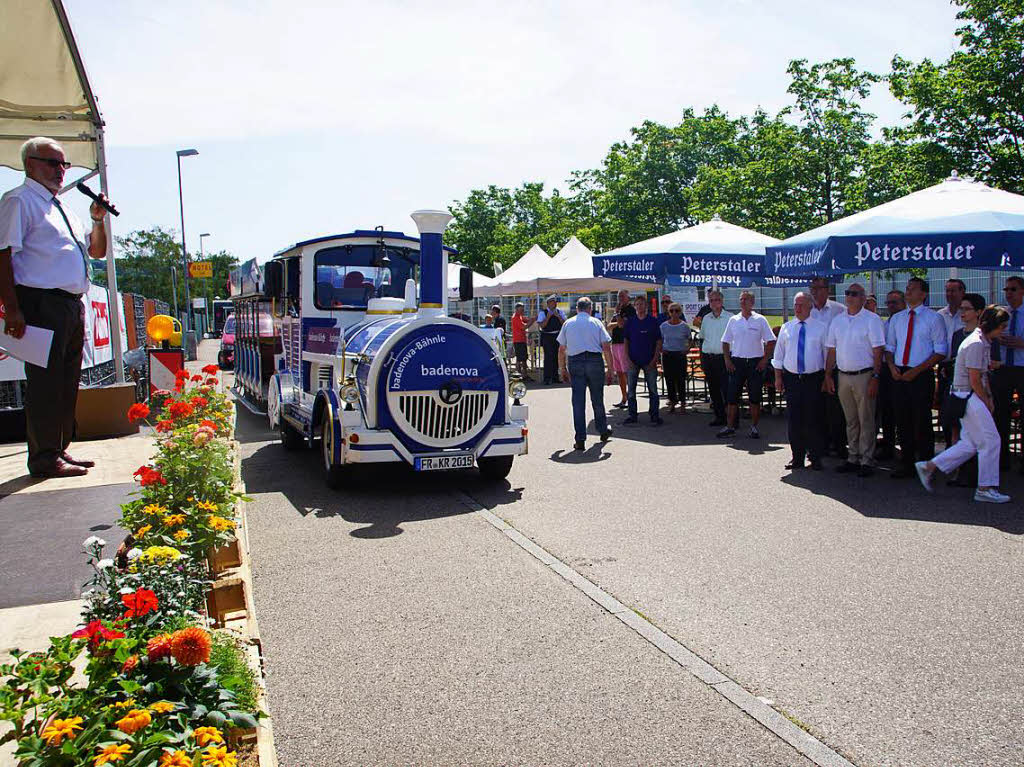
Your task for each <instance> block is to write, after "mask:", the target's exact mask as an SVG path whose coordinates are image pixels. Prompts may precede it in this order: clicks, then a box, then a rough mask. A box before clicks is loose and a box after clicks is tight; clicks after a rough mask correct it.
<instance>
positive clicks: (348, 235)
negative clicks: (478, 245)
mask: <svg viewBox="0 0 1024 767" xmlns="http://www.w3.org/2000/svg"><path fill="white" fill-rule="evenodd" d="M381 237H383V238H384V239H388V240H404V241H406V242H409V243H414V244H416V245H419V244H420V238H419V237H412V236H410V235H408V234H406V233H405V232H381V231H378V230H377V229H356V230H355V231H353V232H345V233H344V234H329V235H324V236H323V237H313V238H312V239H309V240H301V241H300V242H296V243H295V244H294V245H290V246H289V247H287V248H283V249H281V250H279V251H277V252H276V253H275V254H274V257H275V258H276V257H277V256H283V255H284V254H286V253H290V252H291V251H293V250H297V249H299V248H302V247H305V246H306V245H315V244H316V243H318V242H329V241H331V240H362V239H367V238H371V239H374V240H379V239H380V238H381ZM444 249H445V250H446V251H448V252H449V253H458V251H457V250H456V249H455V248H453V247H450V246H448V245H445V246H444Z"/></svg>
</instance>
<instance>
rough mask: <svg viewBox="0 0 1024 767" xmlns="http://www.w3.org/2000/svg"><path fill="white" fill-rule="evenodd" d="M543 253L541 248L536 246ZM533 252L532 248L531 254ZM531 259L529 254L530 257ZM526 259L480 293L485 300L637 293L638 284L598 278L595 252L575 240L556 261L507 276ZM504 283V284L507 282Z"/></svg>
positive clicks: (542, 261)
mask: <svg viewBox="0 0 1024 767" xmlns="http://www.w3.org/2000/svg"><path fill="white" fill-rule="evenodd" d="M533 247H534V248H536V249H537V250H539V251H540V252H541V253H543V252H544V251H543V250H541V249H540V248H539V247H538V246H537V245H534V246H533ZM532 250H533V248H531V251H532ZM527 255H529V253H527ZM525 259H526V256H523V258H521V259H519V261H517V262H516V263H515V265H513V266H511V267H509V268H508V269H507V270H506V271H505V272H503V273H502V274H501V275H500V276H499V277H497V278H496V279H495V281H494V284H493V285H492V286H490V287H488V288H486V289H485V290H482V291H481V292H480V295H484V296H511V295H525V294H528V293H602V292H608V291H612V290H636V288H637V283H636V282H632V281H629V280H620V279H614V278H611V277H595V276H594V251H592V250H591V249H590V248H588V247H587V246H586V245H584V244H583V243H582V242H580V241H579V240H578V239H577V238H576V237H575V236H574V237H570V238H569V241H568V242H566V243H565V245H563V246H562V248H561V250H559V251H558V253H556V254H555V256H554V257H553V258H549V259H547V260H546V261H545V260H539V259H538V260H536V261H535V262H534V263H533V264H531V265H530V268H531V271H527V270H526V268H525V267H524V269H523V270H522V271H519V272H517V273H516V274H515V275H514V278H513V279H512V280H507V275H508V274H509V273H510V272H511V271H512V270H513V269H516V268H517V267H518V266H519V265H520V264H521V263H523V261H525ZM503 280H504V281H503Z"/></svg>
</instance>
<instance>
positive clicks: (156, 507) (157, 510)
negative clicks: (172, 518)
mask: <svg viewBox="0 0 1024 767" xmlns="http://www.w3.org/2000/svg"><path fill="white" fill-rule="evenodd" d="M168 511H170V509H168V508H167V507H166V506H161V505H160V504H159V503H151V504H149V505H148V506H143V507H142V513H143V514H150V515H156V516H162V515H164V514H166V513H167V512H168Z"/></svg>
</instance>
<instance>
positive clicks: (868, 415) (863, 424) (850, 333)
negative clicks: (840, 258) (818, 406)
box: [825, 282, 885, 477]
mask: <svg viewBox="0 0 1024 767" xmlns="http://www.w3.org/2000/svg"><path fill="white" fill-rule="evenodd" d="M865 298H866V292H865V290H864V286H863V285H861V284H860V283H857V282H855V283H853V284H852V285H850V287H849V288H847V289H846V312H844V313H843V314H840V315H838V316H837V317H836V318H835V319H833V320H832V325H831V326H830V327H829V331H828V341H826V343H825V346H826V348H827V349H828V358H827V361H826V363H825V388H826V389H827V390H828V391H829V393H830V394H834V393H836V390H835V379H834V377H833V375H832V371H833V370H838V371H839V391H838V394H839V402H840V403H841V404H842V406H843V412H844V413H845V414H846V442H847V446H848V450H849V455H848V456H847V459H846V461H845V462H844V463H842V464H840V465H839V466H838V467H837V468H836V471H838V472H839V473H841V474H846V473H849V472H856V473H857V476H858V477H870V476H871V475H872V474H873V473H874V468H873V467H874V463H875V440H876V437H877V434H878V427H877V426H876V425H875V405H876V402H877V399H878V379H879V375H880V373H881V369H882V352H883V351H884V350H885V329H884V328H883V327H882V320H881V319H880V318H879V316H878V315H877V314H875V313H874V312H869V311H868V310H867V309H865V308H864V302H865Z"/></svg>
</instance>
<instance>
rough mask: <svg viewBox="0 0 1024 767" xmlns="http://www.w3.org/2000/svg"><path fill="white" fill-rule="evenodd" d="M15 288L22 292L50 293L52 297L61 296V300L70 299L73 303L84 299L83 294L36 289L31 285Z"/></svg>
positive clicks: (56, 289)
mask: <svg viewBox="0 0 1024 767" xmlns="http://www.w3.org/2000/svg"><path fill="white" fill-rule="evenodd" d="M15 287H18V288H21V289H22V290H34V291H36V292H37V293H49V294H50V295H52V296H60V297H61V298H70V299H71V300H73V301H79V300H81V298H82V294H81V293H70V292H68V291H67V290H61V289H60V288H34V287H32V286H31V285H16V286H15Z"/></svg>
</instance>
